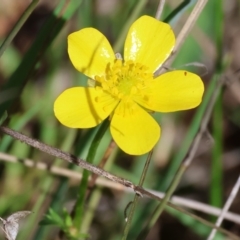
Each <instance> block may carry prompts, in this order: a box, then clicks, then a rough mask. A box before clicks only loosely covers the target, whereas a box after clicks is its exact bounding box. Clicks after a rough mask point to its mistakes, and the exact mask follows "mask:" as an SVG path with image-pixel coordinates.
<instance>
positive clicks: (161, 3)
mask: <svg viewBox="0 0 240 240" xmlns="http://www.w3.org/2000/svg"><path fill="white" fill-rule="evenodd" d="M164 5H165V0H159V3H158V8H157V12H156V15H155V18H156V19H158V20H159V19H160V17H161V15H162V11H163V7H164Z"/></svg>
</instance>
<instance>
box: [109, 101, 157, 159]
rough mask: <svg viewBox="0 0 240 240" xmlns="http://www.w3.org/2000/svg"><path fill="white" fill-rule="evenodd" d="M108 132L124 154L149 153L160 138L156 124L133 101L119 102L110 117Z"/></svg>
mask: <svg viewBox="0 0 240 240" xmlns="http://www.w3.org/2000/svg"><path fill="white" fill-rule="evenodd" d="M110 131H111V134H112V136H113V139H114V141H115V142H116V143H117V145H118V146H119V147H120V148H121V149H122V150H123V151H124V152H126V153H128V154H132V155H141V154H144V153H147V152H149V151H150V150H151V149H152V148H153V147H154V145H155V144H156V143H157V141H158V139H159V137H160V127H159V125H158V124H157V122H156V121H155V120H154V119H153V118H152V117H151V116H150V115H149V114H148V113H147V112H146V111H145V110H143V109H142V108H141V107H140V106H139V105H138V104H136V103H134V102H133V101H130V100H129V101H128V102H127V103H126V102H124V101H121V102H120V103H119V105H118V106H117V108H116V110H115V112H114V115H113V117H112V121H111V125H110Z"/></svg>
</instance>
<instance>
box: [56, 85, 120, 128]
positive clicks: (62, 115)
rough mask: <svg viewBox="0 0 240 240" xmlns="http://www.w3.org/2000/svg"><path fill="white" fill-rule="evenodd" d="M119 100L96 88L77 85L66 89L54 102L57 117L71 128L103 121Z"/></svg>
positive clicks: (88, 125)
mask: <svg viewBox="0 0 240 240" xmlns="http://www.w3.org/2000/svg"><path fill="white" fill-rule="evenodd" d="M117 103H118V101H116V100H115V99H114V98H112V97H111V95H108V94H105V93H104V92H102V91H99V90H97V89H96V88H84V87H75V88H69V89H67V90H65V91H64V92H63V93H62V94H61V95H60V96H59V97H58V98H57V99H56V101H55V103H54V113H55V116H56V117H57V119H58V120H59V121H60V122H61V123H62V124H63V125H65V126H67V127H70V128H90V127H95V126H96V125H98V124H99V123H101V122H102V121H103V120H104V119H105V118H107V116H109V115H110V113H111V112H112V111H113V109H114V108H115V107H116V105H117Z"/></svg>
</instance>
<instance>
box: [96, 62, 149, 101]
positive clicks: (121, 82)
mask: <svg viewBox="0 0 240 240" xmlns="http://www.w3.org/2000/svg"><path fill="white" fill-rule="evenodd" d="M95 80H96V81H97V83H99V84H100V86H101V87H102V89H103V90H104V91H107V92H109V93H110V94H111V95H112V96H113V97H115V98H118V99H120V100H121V99H125V98H129V97H131V96H132V95H142V94H143V93H142V90H143V89H146V88H147V87H148V86H149V85H150V83H151V81H152V80H153V74H152V73H149V72H148V68H147V67H146V66H144V65H142V64H139V63H134V62H133V61H126V62H123V61H122V60H121V59H116V60H115V61H114V63H113V64H112V65H108V67H107V69H106V74H105V76H95ZM99 84H97V85H99Z"/></svg>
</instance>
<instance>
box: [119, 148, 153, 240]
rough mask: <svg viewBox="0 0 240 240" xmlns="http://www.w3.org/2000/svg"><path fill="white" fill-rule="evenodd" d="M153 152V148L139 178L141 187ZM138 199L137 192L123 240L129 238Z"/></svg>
mask: <svg viewBox="0 0 240 240" xmlns="http://www.w3.org/2000/svg"><path fill="white" fill-rule="evenodd" d="M152 153H153V150H151V151H150V152H149V154H148V157H147V161H146V163H145V165H144V168H143V172H142V174H141V177H140V180H139V184H138V185H139V186H140V187H142V185H143V183H144V180H145V177H146V174H147V170H148V167H149V164H150V161H151V158H152ZM138 199H139V195H138V194H135V197H134V200H133V202H132V204H131V208H130V212H129V215H128V217H127V220H126V221H127V223H126V225H125V228H124V232H123V237H122V240H126V239H127V236H128V233H129V230H130V225H131V222H132V218H133V214H134V212H135V209H136V206H137V203H138Z"/></svg>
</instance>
